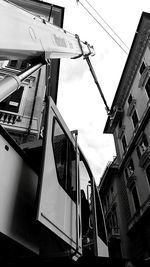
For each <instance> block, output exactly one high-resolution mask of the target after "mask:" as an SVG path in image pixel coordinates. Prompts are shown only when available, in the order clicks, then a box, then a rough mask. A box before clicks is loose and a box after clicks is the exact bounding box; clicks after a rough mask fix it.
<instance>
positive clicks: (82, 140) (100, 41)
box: [45, 0, 150, 184]
mask: <svg viewBox="0 0 150 267" xmlns="http://www.w3.org/2000/svg"><path fill="white" fill-rule="evenodd" d="M45 2H50V3H52V4H56V5H59V6H63V7H64V8H65V15H64V27H63V28H64V29H65V30H67V31H69V32H71V33H73V34H78V35H79V37H80V39H81V40H82V41H87V42H88V43H90V44H91V45H93V46H94V48H95V53H96V54H95V56H94V57H92V58H91V62H92V64H93V67H94V70H95V72H96V75H97V78H98V81H99V84H100V86H101V88H102V91H103V94H104V96H105V98H106V101H107V103H108V106H109V107H111V104H112V101H113V98H114V95H115V92H116V90H117V86H118V84H119V80H120V77H121V74H122V71H123V68H124V65H125V62H126V59H127V56H128V55H127V54H128V52H129V49H130V47H131V44H132V41H133V38H134V34H135V31H136V29H137V26H138V23H139V20H140V17H141V14H142V12H143V11H144V12H150V2H149V0H142V1H138V0H132V1H131V0H130V1H129V0H126V1H120V0H114V1H111V0H103V1H99V0H88V2H89V3H90V4H91V5H92V6H93V7H94V9H96V10H97V12H98V13H99V14H100V16H101V17H102V18H103V20H105V21H106V22H107V24H108V25H109V26H110V27H111V28H112V29H113V31H114V32H115V33H116V34H117V35H118V36H119V38H120V39H121V40H122V41H123V42H124V43H125V44H123V43H122V42H121V41H120V40H119V38H118V37H117V36H116V35H115V34H114V33H113V32H112V31H111V30H110V28H109V27H108V26H107V25H106V24H105V23H104V21H103V20H102V19H101V18H100V17H98V16H97V14H96V13H94V11H93V10H92V9H91V7H90V6H89V5H87V1H85V0H80V2H81V3H82V4H83V5H84V6H85V7H86V8H88V10H89V11H90V12H91V13H92V14H93V15H94V16H95V18H96V19H97V20H98V21H99V23H100V24H101V25H102V26H103V27H104V28H105V29H106V31H107V32H109V34H110V35H112V37H113V38H114V39H115V40H116V42H118V43H119V45H120V46H122V48H123V49H121V48H120V46H119V45H118V44H117V43H116V42H115V41H114V40H113V39H112V38H111V37H110V35H108V34H107V33H106V32H105V31H104V29H103V28H102V27H101V26H100V25H99V24H98V23H97V22H96V21H95V20H94V19H93V18H92V17H91V16H90V15H89V14H88V13H87V12H86V11H85V9H84V8H83V7H82V6H81V5H80V4H79V3H78V4H77V1H76V0H51V1H45ZM125 45H126V46H127V47H128V48H129V49H128V48H126V46H125ZM124 50H125V52H124ZM57 106H58V108H59V111H60V113H61V115H62V116H63V118H64V120H65V122H66V124H67V125H68V127H69V129H70V130H75V129H77V130H78V132H79V136H78V142H79V145H80V147H81V149H82V150H83V152H84V154H85V156H86V158H87V159H88V161H89V164H90V166H91V169H92V172H93V174H94V176H95V180H96V183H97V184H99V181H100V177H101V176H102V174H103V172H104V170H105V168H106V165H107V163H108V162H109V161H112V160H113V157H114V156H115V155H116V152H115V147H114V140H113V136H112V135H109V134H104V133H103V130H104V127H105V123H106V120H107V113H106V110H105V106H104V103H103V101H102V99H101V97H100V94H99V92H98V89H97V87H96V85H95V83H94V80H93V78H92V76H91V73H90V71H89V68H88V65H87V63H86V62H85V60H83V59H82V58H80V59H74V60H73V59H62V60H61V69H60V79H59V89H58V102H57Z"/></svg>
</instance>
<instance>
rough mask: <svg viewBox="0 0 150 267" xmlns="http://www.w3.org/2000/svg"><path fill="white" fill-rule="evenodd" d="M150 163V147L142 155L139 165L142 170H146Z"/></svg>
mask: <svg viewBox="0 0 150 267" xmlns="http://www.w3.org/2000/svg"><path fill="white" fill-rule="evenodd" d="M149 162H150V147H149V146H148V147H147V148H146V149H145V151H144V152H143V153H142V155H141V157H140V161H139V165H140V167H142V168H145V167H146V166H147V165H148V164H149Z"/></svg>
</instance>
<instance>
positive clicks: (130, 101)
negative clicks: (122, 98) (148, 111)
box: [128, 94, 133, 105]
mask: <svg viewBox="0 0 150 267" xmlns="http://www.w3.org/2000/svg"><path fill="white" fill-rule="evenodd" d="M132 100H133V97H132V95H131V94H130V95H129V98H128V104H129V105H130V104H131V103H132Z"/></svg>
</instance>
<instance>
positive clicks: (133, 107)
mask: <svg viewBox="0 0 150 267" xmlns="http://www.w3.org/2000/svg"><path fill="white" fill-rule="evenodd" d="M135 105H136V99H132V101H131V103H130V105H129V107H128V110H127V115H128V116H131V115H132V112H133V111H134V109H135Z"/></svg>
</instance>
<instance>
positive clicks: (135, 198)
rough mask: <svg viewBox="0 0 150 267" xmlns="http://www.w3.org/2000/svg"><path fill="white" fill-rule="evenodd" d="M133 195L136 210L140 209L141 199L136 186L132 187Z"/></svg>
mask: <svg viewBox="0 0 150 267" xmlns="http://www.w3.org/2000/svg"><path fill="white" fill-rule="evenodd" d="M132 196H133V201H134V206H135V209H136V211H138V210H139V208H140V201H139V197H138V193H137V189H136V187H135V186H134V187H133V189H132Z"/></svg>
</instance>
